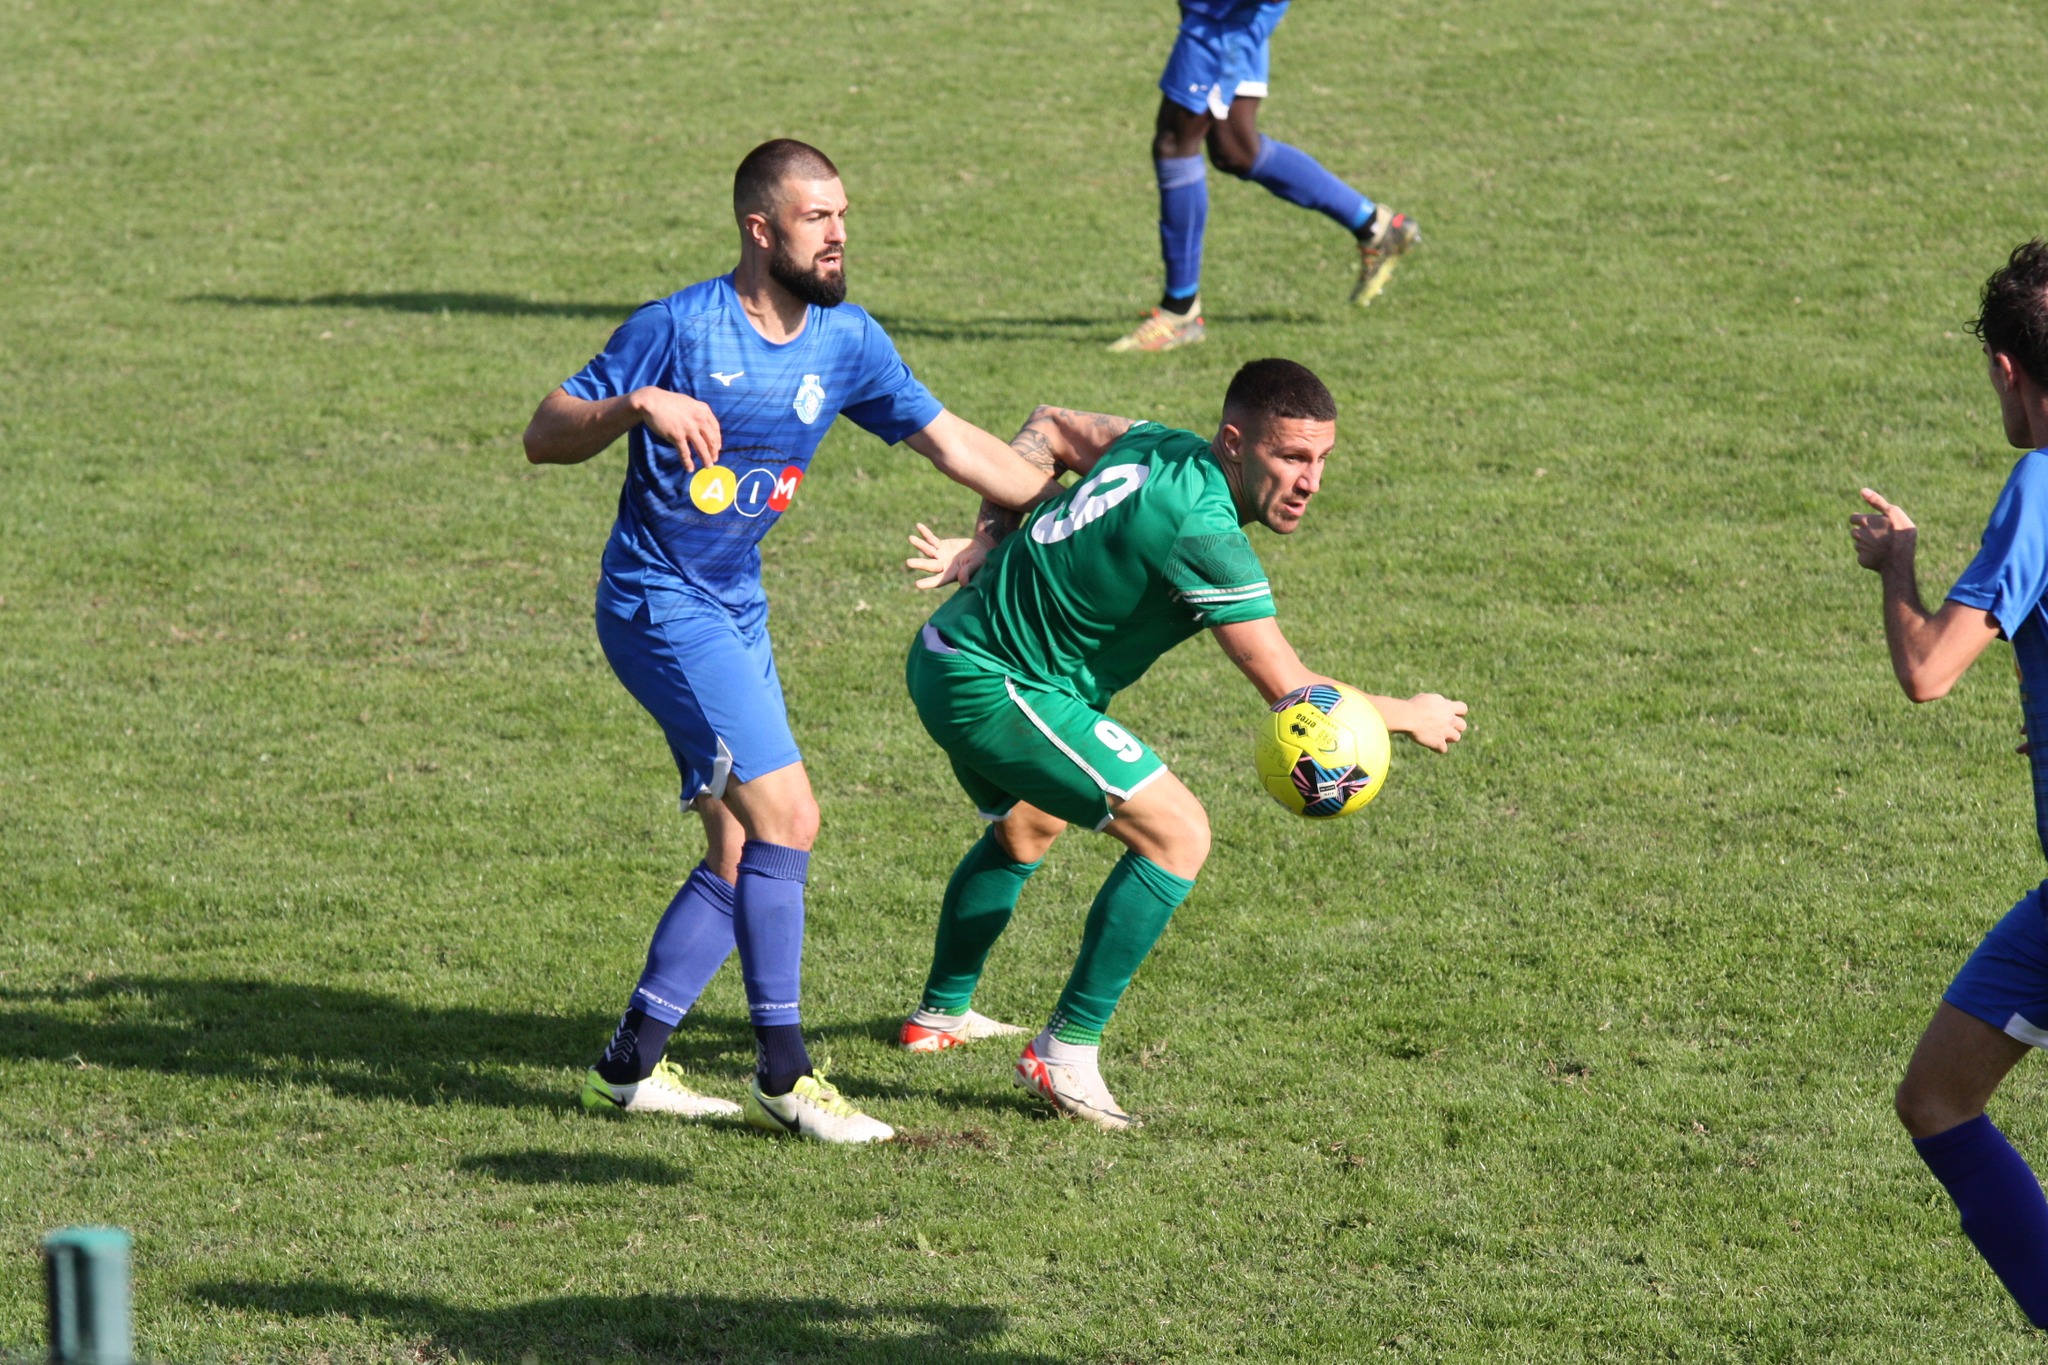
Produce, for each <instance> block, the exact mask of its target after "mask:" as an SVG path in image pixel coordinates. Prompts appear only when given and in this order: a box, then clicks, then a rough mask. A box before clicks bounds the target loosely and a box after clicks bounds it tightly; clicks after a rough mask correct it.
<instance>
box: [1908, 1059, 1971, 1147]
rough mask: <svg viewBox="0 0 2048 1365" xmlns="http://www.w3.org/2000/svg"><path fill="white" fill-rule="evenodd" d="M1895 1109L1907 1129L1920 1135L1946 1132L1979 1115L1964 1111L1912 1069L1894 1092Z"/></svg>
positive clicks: (1915, 1134)
mask: <svg viewBox="0 0 2048 1365" xmlns="http://www.w3.org/2000/svg"><path fill="white" fill-rule="evenodd" d="M1892 1112H1893V1113H1895V1114H1897V1115H1898V1116H1899V1122H1900V1123H1901V1124H1902V1125H1903V1126H1904V1127H1905V1129H1906V1131H1907V1132H1908V1133H1909V1134H1911V1135H1912V1136H1914V1137H1916V1138H1930V1137H1933V1136H1935V1135H1936V1134H1937V1133H1946V1132H1947V1131H1948V1130H1949V1129H1951V1128H1953V1127H1955V1126H1956V1125H1957V1124H1959V1123H1967V1122H1968V1121H1969V1120H1970V1119H1972V1118H1975V1117H1976V1115H1975V1114H1969V1113H1964V1112H1962V1110H1961V1109H1960V1108H1959V1107H1958V1106H1956V1105H1954V1104H1952V1103H1950V1102H1949V1100H1948V1098H1947V1097H1946V1096H1944V1095H1942V1094H1941V1093H1940V1092H1939V1091H1938V1090H1936V1089H1934V1088H1933V1087H1931V1086H1929V1085H1927V1084H1926V1083H1925V1082H1924V1081H1922V1080H1921V1079H1920V1078H1919V1077H1918V1076H1915V1075H1914V1074H1912V1073H1911V1072H1908V1073H1907V1075H1906V1078H1905V1079H1904V1080H1902V1081H1900V1082H1899V1088H1898V1089H1897V1090H1896V1091H1894V1092H1892Z"/></svg>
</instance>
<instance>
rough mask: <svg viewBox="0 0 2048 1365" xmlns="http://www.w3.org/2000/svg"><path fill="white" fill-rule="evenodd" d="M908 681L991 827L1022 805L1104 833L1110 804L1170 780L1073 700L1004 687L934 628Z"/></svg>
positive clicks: (1138, 746)
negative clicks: (1161, 780)
mask: <svg viewBox="0 0 2048 1365" xmlns="http://www.w3.org/2000/svg"><path fill="white" fill-rule="evenodd" d="M904 671H905V680H906V681H907V682H908V683H909V684H910V699H911V701H912V702H914V703H915V704H916V706H917V715H918V719H919V720H922V721H923V722H924V728H925V729H926V730H927V731H929V732H930V733H931V737H932V738H933V739H935V740H937V741H938V742H939V747H940V748H941V749H944V750H945V751H946V756H947V757H948V758H950V759H951V760H952V761H953V776H955V777H956V778H958V779H959V780H960V786H961V788H962V789H963V790H964V791H966V793H967V795H968V797H969V798H970V799H972V800H973V802H974V808H975V809H976V810H978V811H980V812H981V816H982V818H983V819H985V820H1000V819H1002V818H1003V817H1004V816H1006V815H1008V814H1009V813H1010V807H1012V806H1014V805H1016V804H1017V803H1018V802H1019V801H1023V802H1026V803H1028V804H1030V805H1033V806H1036V807H1037V808H1038V809H1040V810H1042V811H1045V812H1046V813H1047V814H1049V815H1057V816H1058V817H1059V818H1060V819H1062V820H1065V821H1068V822H1069V823H1071V824H1076V825H1086V826H1088V827H1089V828H1090V829H1101V828H1102V827H1103V826H1105V825H1107V824H1108V823H1109V822H1110V819H1111V816H1110V811H1109V798H1110V797H1112V796H1114V797H1116V798H1117V799H1118V800H1120V801H1122V800H1128V799H1130V798H1131V797H1132V796H1135V795H1136V794H1137V793H1138V792H1139V791H1140V790H1141V789H1143V788H1144V787H1145V786H1146V785H1147V784H1149V783H1150V782H1152V781H1153V779H1155V778H1157V777H1158V776H1160V774H1162V773H1164V772H1165V771H1166V764H1165V763H1164V762H1163V761H1161V759H1160V757H1159V755H1158V754H1155V753H1153V752H1152V749H1151V746H1149V745H1147V744H1146V743H1145V742H1144V741H1143V740H1141V739H1138V738H1137V737H1136V736H1134V735H1132V734H1131V732H1130V731H1128V730H1126V729H1124V728H1123V726H1121V725H1118V724H1117V723H1116V722H1115V721H1113V720H1111V719H1110V718H1109V717H1107V716H1105V715H1103V714H1102V713H1101V712H1100V711H1097V710H1095V709H1094V708H1092V707H1090V706H1088V705H1087V704H1086V703H1084V702H1082V701H1081V699H1080V698H1078V697H1076V696H1075V695H1074V694H1073V693H1071V692H1065V691H1062V690H1060V689H1059V688H1056V687H1048V686H1046V685H1045V684H1044V683H1038V682H1031V681H1028V680H1023V679H1017V678H1010V677H1006V676H1004V675H1003V674H1001V673H999V672H996V671H994V670H992V669H990V668H989V667H988V666H987V665H986V664H983V663H980V662H978V661H976V660H974V659H970V658H969V657H968V656H966V655H965V654H961V653H959V652H958V651H957V650H955V649H953V648H952V646H950V645H948V644H947V643H946V642H945V640H944V639H943V638H942V637H941V636H940V635H939V633H938V632H937V631H935V630H934V629H932V627H930V626H929V625H927V626H926V627H924V629H923V630H922V631H920V632H919V633H918V638H917V639H916V640H914V641H912V642H911V645H910V661H909V663H908V665H906V667H905V670H904Z"/></svg>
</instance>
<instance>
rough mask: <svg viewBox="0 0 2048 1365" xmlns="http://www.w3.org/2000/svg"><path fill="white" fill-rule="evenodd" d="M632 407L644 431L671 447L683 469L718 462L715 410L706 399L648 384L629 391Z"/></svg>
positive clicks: (685, 470) (718, 434)
mask: <svg viewBox="0 0 2048 1365" xmlns="http://www.w3.org/2000/svg"><path fill="white" fill-rule="evenodd" d="M633 411H635V412H637V413H638V414H640V422H641V425H643V426H645V427H646V428H647V433H648V435H650V436H652V437H653V438H654V439H655V440H657V441H659V442H661V443H662V444H663V445H665V446H673V447H675V452H676V454H677V455H680V456H681V457H682V460H683V470H684V472H685V473H688V472H690V471H692V470H695V469H696V468H697V467H698V466H699V465H707V464H717V463H718V450H719V444H720V440H721V437H720V433H719V430H718V414H717V413H715V412H713V411H712V410H711V406H710V405H709V404H708V403H701V402H699V401H698V400H696V399H694V398H692V397H690V395H688V394H687V393H672V392H670V391H669V390H668V389H657V388H653V387H651V386H650V387H648V388H644V389H635V390H634V391H633Z"/></svg>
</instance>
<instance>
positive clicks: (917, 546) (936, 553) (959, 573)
mask: <svg viewBox="0 0 2048 1365" xmlns="http://www.w3.org/2000/svg"><path fill="white" fill-rule="evenodd" d="M910 548H912V549H913V550H916V551H917V556H918V557H917V558H915V559H906V560H904V561H903V567H904V568H906V569H909V570H911V571H912V572H913V573H923V574H925V575H927V576H926V577H924V578H920V579H918V580H917V586H918V587H920V588H923V589H926V590H927V591H929V590H930V589H932V588H943V587H945V586H946V584H948V583H958V584H960V585H961V586H962V587H965V586H966V585H967V580H968V579H970V578H972V577H973V576H974V571H975V570H976V569H978V568H980V567H981V562H982V561H983V560H984V559H987V558H988V552H989V550H990V548H991V547H990V545H989V543H988V542H987V541H985V540H983V539H981V538H980V537H979V536H961V537H957V538H951V539H940V537H939V536H938V534H937V533H936V532H934V531H933V530H932V528H931V527H929V526H927V525H925V524H924V523H923V522H921V521H920V522H919V523H918V524H917V532H916V534H914V535H912V536H911V537H910Z"/></svg>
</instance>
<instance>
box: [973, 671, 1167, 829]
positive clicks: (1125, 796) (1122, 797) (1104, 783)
mask: <svg viewBox="0 0 2048 1365" xmlns="http://www.w3.org/2000/svg"><path fill="white" fill-rule="evenodd" d="M1003 690H1004V691H1006V692H1008V693H1009V694H1010V700H1011V701H1013V702H1015V703H1017V709H1018V710H1019V711H1022V712H1023V713H1024V718H1025V719H1026V720H1028V721H1030V722H1031V723H1032V724H1033V725H1035V726H1037V727H1038V733H1039V734H1041V735H1044V736H1045V737H1046V738H1047V739H1049V740H1051V741H1052V742H1053V747H1054V748H1056V749H1058V750H1059V751H1060V752H1061V753H1063V754H1065V755H1066V756H1067V757H1068V758H1071V759H1073V760H1074V766H1075V767H1077V768H1079V769H1080V770H1081V771H1082V772H1084V773H1086V774H1088V776H1089V777H1091V778H1093V779H1094V780H1095V785H1096V786H1098V787H1100V788H1102V790H1104V791H1105V792H1108V793H1109V794H1110V795H1111V796H1114V797H1116V798H1117V799H1118V800H1119V801H1128V800H1130V799H1131V792H1130V791H1125V790H1124V789H1123V788H1122V787H1113V786H1111V785H1110V783H1109V779H1108V778H1106V777H1104V776H1103V775H1102V774H1101V773H1099V772H1096V771H1095V769H1093V768H1091V767H1089V766H1088V760H1087V759H1085V758H1083V757H1081V755H1079V754H1077V753H1075V752H1074V751H1073V750H1072V749H1069V748H1068V747H1067V743H1066V741H1065V740H1063V739H1061V738H1060V737H1059V736H1058V735H1056V734H1054V733H1053V732H1052V727H1051V726H1049V725H1047V724H1046V723H1045V722H1044V721H1042V720H1040V719H1039V718H1038V713H1037V712H1036V711H1033V710H1032V709H1031V708H1030V707H1029V706H1027V705H1025V704H1024V698H1022V697H1020V696H1018V695H1017V684H1015V683H1013V682H1011V681H1010V680H1009V679H1008V678H1005V679H1003ZM1164 771H1165V769H1164V768H1163V767H1162V768H1160V769H1158V770H1157V771H1155V772H1153V773H1151V774H1150V775H1148V776H1147V778H1146V779H1145V781H1147V782H1149V781H1150V780H1151V779H1152V778H1153V777H1157V776H1158V775H1159V773H1160V772H1164ZM1144 785H1145V783H1144V782H1140V783H1139V784H1138V787H1142V786H1144ZM1137 789H1138V788H1137V787H1133V788H1131V791H1136V790H1137Z"/></svg>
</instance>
